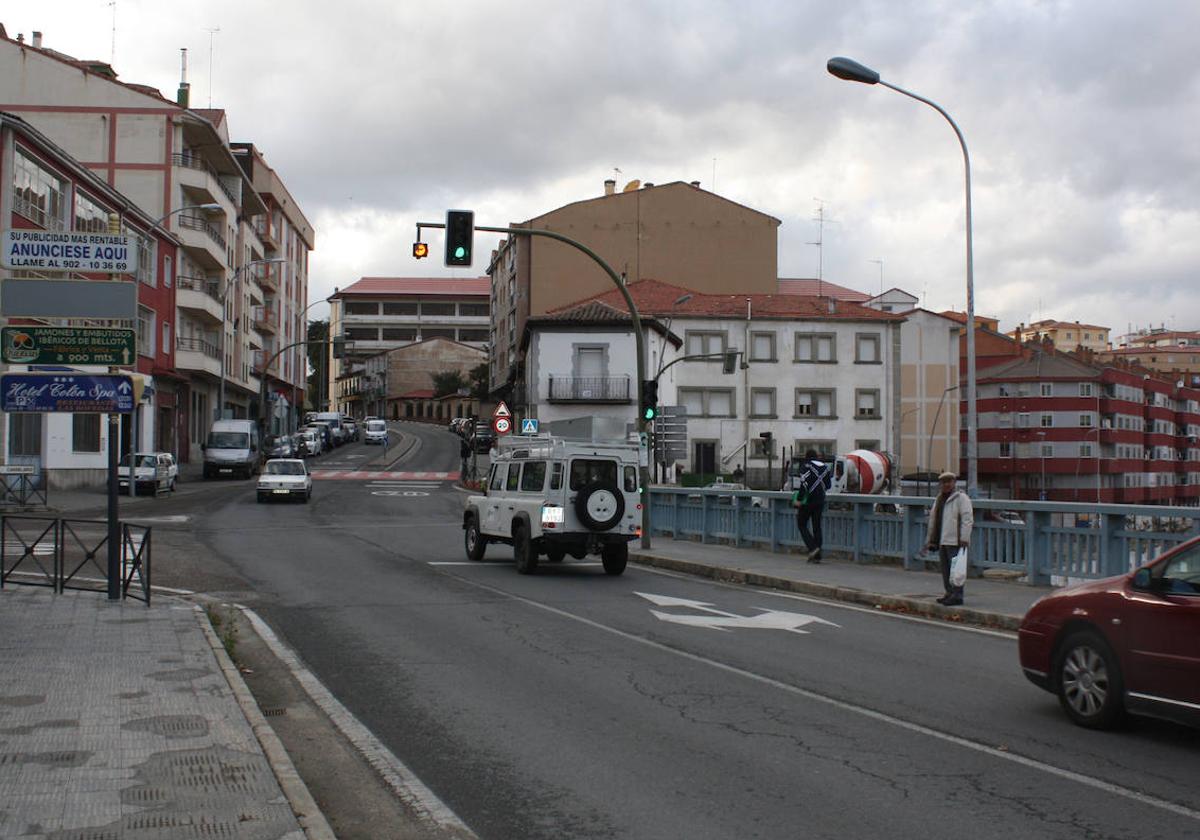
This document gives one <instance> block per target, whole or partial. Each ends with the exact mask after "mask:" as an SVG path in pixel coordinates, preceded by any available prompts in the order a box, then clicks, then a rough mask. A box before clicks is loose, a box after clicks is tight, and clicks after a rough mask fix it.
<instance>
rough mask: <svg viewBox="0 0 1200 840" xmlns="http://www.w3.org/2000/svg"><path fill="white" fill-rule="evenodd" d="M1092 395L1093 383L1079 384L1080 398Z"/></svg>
mask: <svg viewBox="0 0 1200 840" xmlns="http://www.w3.org/2000/svg"><path fill="white" fill-rule="evenodd" d="M1091 395H1092V383H1091V382H1080V383H1079V396H1081V397H1090V396H1091Z"/></svg>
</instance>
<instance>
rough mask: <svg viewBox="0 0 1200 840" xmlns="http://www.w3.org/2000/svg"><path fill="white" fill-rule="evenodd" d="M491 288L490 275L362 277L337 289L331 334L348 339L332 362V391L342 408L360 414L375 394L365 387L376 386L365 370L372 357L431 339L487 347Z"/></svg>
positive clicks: (331, 318) (340, 408)
mask: <svg viewBox="0 0 1200 840" xmlns="http://www.w3.org/2000/svg"><path fill="white" fill-rule="evenodd" d="M490 291H491V284H490V282H489V281H488V278H486V277H471V278H451V277H364V278H362V279H361V280H359V281H358V282H356V283H354V284H352V285H350V286H348V287H346V288H345V289H339V290H337V291H335V292H334V293H333V295H332V296H331V297H330V298H329V305H330V316H329V317H330V320H329V329H330V335H333V336H341V337H344V338H345V339H346V342H347V345H346V346H347V349H346V353H345V355H344V356H343V357H342V358H341V359H335V360H334V361H333V363H332V364H331V365H330V366H329V371H330V378H329V388H330V390H329V393H330V394H333V395H334V399H335V402H336V405H337V406H338V410H341V411H347V412H348V413H352V414H361V413H362V411H363V404H364V403H365V402H367V401H369V400H371V399H373V398H377V397H375V396H374V395H373V394H371V393H368V391H365V390H364V389H377V388H378V383H377V382H376V381H372V380H371V379H370V378H368V377H364V376H363V375H362V374H363V373H365V372H366V360H367V359H368V358H370V357H371V356H376V355H378V354H380V353H384V352H387V351H389V350H395V349H396V348H399V347H403V346H405V345H408V344H412V343H414V342H422V341H428V340H430V339H433V338H444V339H449V340H450V342H454V343H458V344H463V345H467V346H468V347H469V348H472V349H473V350H475V351H476V352H478V351H479V350H481V349H483V348H485V347H486V346H487V343H488V330H489V324H490V315H489V312H490V310H489V295H490ZM440 346H446V347H449V346H450V345H440ZM447 369H449V368H447ZM427 386H428V383H426V384H425V386H422V387H427ZM392 396H394V394H393V393H389V394H388V396H387V397H385V399H390V398H391V397H392Z"/></svg>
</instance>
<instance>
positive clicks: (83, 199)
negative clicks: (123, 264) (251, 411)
mask: <svg viewBox="0 0 1200 840" xmlns="http://www.w3.org/2000/svg"><path fill="white" fill-rule="evenodd" d="M0 218H2V219H3V220H4V225H3V227H5V228H8V229H13V230H40V231H54V232H59V231H71V232H78V233H86V232H93V233H108V232H120V233H124V234H126V235H129V236H132V237H133V238H134V241H135V242H136V243H137V251H138V264H137V273H136V274H135V275H110V274H88V273H78V272H71V271H52V270H46V269H36V270H33V269H16V270H8V269H4V270H3V272H4V273H3V280H4V284H5V287H6V288H12V286H11V284H17V283H21V282H22V281H24V280H38V279H46V280H76V281H79V282H80V283H85V282H89V281H108V280H113V279H118V280H125V281H127V282H130V283H136V284H137V312H136V313H130V317H129V318H128V319H127V320H125V321H111V322H110V321H107V320H106V321H103V322H97V321H90V320H87V319H66V318H63V319H57V318H10V319H7V320H6V322H5V325H6V326H21V325H26V324H30V325H51V326H124V327H128V328H133V329H135V330H136V344H137V358H136V359H131V360H130V366H129V369H130V370H131V371H135V372H137V373H138V374H140V375H141V376H142V381H143V383H144V384H145V386H146V387H145V390H144V391H143V395H142V399H141V403H140V404H139V405H138V406H137V408H136V411H135V413H134V414H133V415H128V416H122V422H121V427H120V436H121V437H120V443H121V451H128V450H129V449H130V447H131V446H132V445H133V440H132V438H133V435H134V429H135V428H136V429H137V442H136V445H137V447H138V448H139V449H141V450H153V449H161V450H166V451H173V450H174V448H175V445H176V443H177V439H176V436H175V435H176V427H175V423H174V415H175V410H176V408H177V404H178V400H179V398H180V394H179V389H178V379H177V376H176V373H175V344H174V334H175V330H176V328H177V321H176V317H175V291H176V290H175V281H176V275H175V266H177V265H178V252H179V250H180V243H179V240H178V239H177V238H175V237H174V236H172V235H171V234H170V233H169V232H167V231H166V230H165V229H163V228H162V227H161V226H158V225H157V224H156V223H155V220H154V219H153V218H152V217H151V216H149V215H148V214H146V213H145V212H144V211H143V210H141V209H140V208H139V207H138V206H137V205H136V204H134V203H133V202H132V201H130V200H129V199H128V198H126V197H125V196H123V195H121V194H120V193H119V192H117V191H116V190H115V189H113V188H112V187H111V186H109V185H108V184H107V183H106V182H105V181H104V180H102V179H101V178H99V177H98V176H97V175H95V174H94V173H93V172H92V171H91V170H90V169H89V168H88V167H86V166H84V165H83V164H81V163H80V162H79V161H77V160H75V159H74V158H72V157H71V156H70V155H69V154H67V152H66V151H65V150H64V149H62V148H61V147H60V146H59V145H58V144H56V143H54V142H53V141H51V140H50V138H48V137H47V136H46V135H45V134H43V133H42V132H40V131H38V130H37V129H35V128H34V127H33V126H31V125H29V124H28V123H27V122H25V121H24V120H22V119H20V118H19V117H16V116H13V115H11V114H6V113H2V112H0ZM0 367H2V368H3V370H4V371H5V372H8V371H22V370H28V369H29V367H28V366H27V365H20V364H13V365H9V364H6V365H2V366H0ZM77 367H79V366H77ZM80 369H82V370H89V371H91V372H95V373H105V372H107V367H88V366H82V367H81V368H80ZM103 419H104V418H103V417H102V416H101V415H99V414H83V413H53V414H36V413H25V412H21V413H12V414H9V415H7V416H5V415H3V413H0V451H2V452H3V454H4V460H5V463H6V464H20V465H24V466H32V467H34V468H35V471H36V473H38V474H41V473H44V474H45V476H46V479H47V486H48V487H50V488H51V489H66V488H71V487H76V486H85V485H88V484H96V483H102V482H103V481H104V476H105V474H106V472H105V471H106V468H107V458H108V456H107V453H108V436H109V431H108V424H107V423H106V422H103Z"/></svg>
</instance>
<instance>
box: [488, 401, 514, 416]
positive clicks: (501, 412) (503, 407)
mask: <svg viewBox="0 0 1200 840" xmlns="http://www.w3.org/2000/svg"><path fill="white" fill-rule="evenodd" d="M492 416H493V417H512V412H511V411H509V410H508V404H507V403H506V402H504V400H501V401H500V405H498V406H496V410H495V411H493V412H492Z"/></svg>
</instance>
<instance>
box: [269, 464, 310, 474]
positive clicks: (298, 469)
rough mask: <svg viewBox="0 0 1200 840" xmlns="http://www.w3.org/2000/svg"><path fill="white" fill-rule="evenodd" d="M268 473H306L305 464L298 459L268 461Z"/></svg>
mask: <svg viewBox="0 0 1200 840" xmlns="http://www.w3.org/2000/svg"><path fill="white" fill-rule="evenodd" d="M265 469H266V473H267V475H304V464H301V463H299V462H296V461H268V462H267V466H266V468H265Z"/></svg>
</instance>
